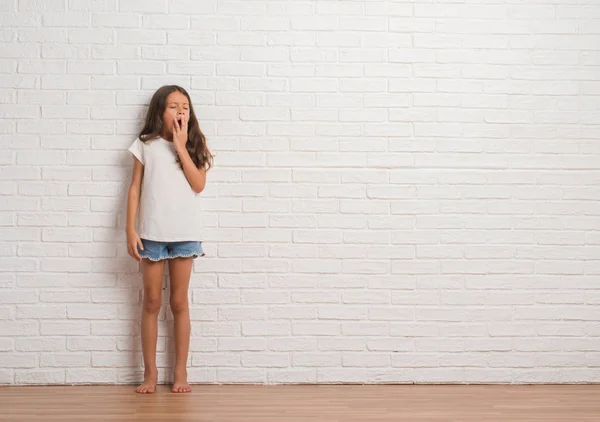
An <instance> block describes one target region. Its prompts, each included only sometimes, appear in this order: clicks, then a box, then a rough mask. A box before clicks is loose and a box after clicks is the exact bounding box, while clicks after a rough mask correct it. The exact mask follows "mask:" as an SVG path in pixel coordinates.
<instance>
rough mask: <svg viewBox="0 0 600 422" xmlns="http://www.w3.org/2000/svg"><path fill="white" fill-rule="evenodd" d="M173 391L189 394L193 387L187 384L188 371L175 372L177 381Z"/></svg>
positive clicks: (174, 383)
mask: <svg viewBox="0 0 600 422" xmlns="http://www.w3.org/2000/svg"><path fill="white" fill-rule="evenodd" d="M171 391H172V392H174V393H189V392H190V391H192V387H190V385H189V384H188V382H187V370H185V369H183V370H177V369H176V370H175V379H174V382H173V388H171Z"/></svg>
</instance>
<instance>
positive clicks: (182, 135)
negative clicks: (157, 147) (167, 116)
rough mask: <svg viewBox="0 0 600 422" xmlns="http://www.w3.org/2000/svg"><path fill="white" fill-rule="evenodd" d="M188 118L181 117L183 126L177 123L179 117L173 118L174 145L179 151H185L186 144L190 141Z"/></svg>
mask: <svg viewBox="0 0 600 422" xmlns="http://www.w3.org/2000/svg"><path fill="white" fill-rule="evenodd" d="M188 120H189V118H188V116H186V115H183V116H182V117H181V124H179V122H178V121H177V117H173V144H174V145H175V149H176V150H177V151H182V150H184V149H185V144H186V142H187V140H188Z"/></svg>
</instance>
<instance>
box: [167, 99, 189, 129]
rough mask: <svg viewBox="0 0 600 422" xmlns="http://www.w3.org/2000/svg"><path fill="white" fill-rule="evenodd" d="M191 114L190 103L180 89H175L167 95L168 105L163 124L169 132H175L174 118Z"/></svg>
mask: <svg viewBox="0 0 600 422" xmlns="http://www.w3.org/2000/svg"><path fill="white" fill-rule="evenodd" d="M184 116H186V117H188V118H189V116H190V103H189V102H188V99H187V97H186V96H185V95H183V94H182V93H181V92H179V91H174V92H171V93H170V94H169V96H168V97H167V107H166V108H165V112H164V113H163V126H164V128H165V131H166V132H167V133H173V120H174V119H175V118H177V119H178V120H180V124H181V118H182V117H184Z"/></svg>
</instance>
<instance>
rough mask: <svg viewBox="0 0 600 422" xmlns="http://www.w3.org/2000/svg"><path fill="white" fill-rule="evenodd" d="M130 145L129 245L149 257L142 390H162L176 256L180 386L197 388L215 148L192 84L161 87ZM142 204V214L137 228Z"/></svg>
mask: <svg viewBox="0 0 600 422" xmlns="http://www.w3.org/2000/svg"><path fill="white" fill-rule="evenodd" d="M129 151H130V152H131V153H132V154H133V155H134V157H135V158H134V160H133V161H134V164H133V176H132V180H131V186H130V188H129V195H128V202H127V251H128V253H129V255H131V257H133V258H135V259H137V260H138V261H141V262H142V275H143V280H144V304H143V311H142V353H143V357H144V382H143V383H142V385H140V386H139V387H138V388H137V390H136V391H137V392H138V393H154V391H155V389H156V383H157V376H158V371H157V368H156V340H157V336H158V324H157V317H158V312H159V310H160V306H161V291H162V279H163V272H164V268H165V260H168V262H169V274H170V286H171V292H170V293H171V295H170V306H171V311H172V313H173V318H174V324H175V373H174V383H173V388H172V391H173V392H174V393H187V392H190V391H191V390H192V389H191V387H190V386H189V384H188V382H187V358H188V350H189V345H190V314H189V306H188V286H189V282H190V275H191V272H192V260H193V259H195V258H197V257H198V256H204V253H203V251H202V244H201V239H202V219H201V216H200V214H199V202H198V201H200V196H199V195H198V194H199V193H200V192H202V190H203V189H204V186H205V185H206V172H207V171H208V170H209V169H210V167H211V165H212V155H211V153H210V151H209V150H208V147H207V145H206V138H205V137H204V135H203V134H202V132H201V131H200V127H199V125H198V120H197V119H196V115H195V114H194V109H193V108H192V102H191V100H190V96H189V95H188V93H187V92H186V91H185V89H183V88H181V87H179V86H176V85H168V86H163V87H161V88H159V89H158V90H157V91H156V92H155V93H154V95H153V96H152V99H151V100H150V106H149V109H148V114H147V115H146V122H145V124H144V128H143V129H142V130H141V132H140V135H139V137H138V138H137V139H136V140H135V142H134V143H133V144H132V145H131V147H130V148H129ZM142 185H143V188H142ZM138 204H139V205H140V213H139V219H138V231H136V229H135V222H136V214H137V210H138Z"/></svg>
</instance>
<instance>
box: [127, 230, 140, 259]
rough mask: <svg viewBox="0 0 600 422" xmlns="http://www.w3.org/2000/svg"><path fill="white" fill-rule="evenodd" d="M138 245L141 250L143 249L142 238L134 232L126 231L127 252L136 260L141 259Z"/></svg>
mask: <svg viewBox="0 0 600 422" xmlns="http://www.w3.org/2000/svg"><path fill="white" fill-rule="evenodd" d="M138 246H139V247H140V249H141V250H144V245H143V244H142V239H140V237H139V236H138V234H137V233H136V232H131V233H129V232H128V233H127V253H129V256H131V257H132V258H133V259H135V260H137V261H141V260H142V257H141V256H140V253H139V252H138V249H137V247H138Z"/></svg>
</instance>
